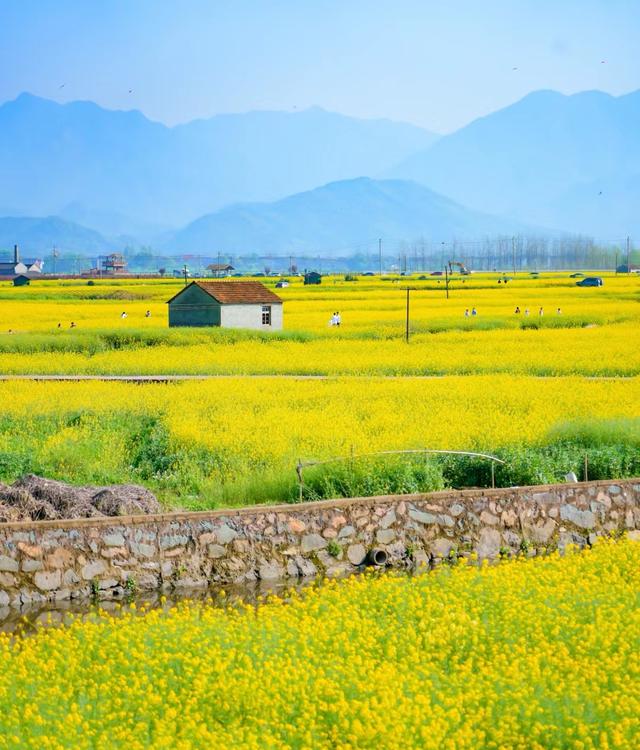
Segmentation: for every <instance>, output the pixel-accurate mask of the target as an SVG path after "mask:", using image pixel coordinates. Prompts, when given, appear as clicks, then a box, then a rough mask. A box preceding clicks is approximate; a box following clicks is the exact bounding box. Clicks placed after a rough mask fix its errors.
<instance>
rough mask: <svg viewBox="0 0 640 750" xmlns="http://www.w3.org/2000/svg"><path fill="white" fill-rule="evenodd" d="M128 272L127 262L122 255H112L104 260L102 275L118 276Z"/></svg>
mask: <svg viewBox="0 0 640 750" xmlns="http://www.w3.org/2000/svg"><path fill="white" fill-rule="evenodd" d="M126 272H127V261H126V258H125V257H124V255H123V254H122V253H111V254H110V255H107V256H105V257H104V258H103V259H102V273H103V274H104V275H105V276H117V275H118V274H123V273H126Z"/></svg>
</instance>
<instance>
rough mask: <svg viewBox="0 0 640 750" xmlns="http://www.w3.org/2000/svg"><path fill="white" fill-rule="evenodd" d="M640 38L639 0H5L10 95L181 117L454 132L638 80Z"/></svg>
mask: <svg viewBox="0 0 640 750" xmlns="http://www.w3.org/2000/svg"><path fill="white" fill-rule="evenodd" d="M639 39H640V0H530V1H529V0H520V1H518V0H512V1H511V2H508V1H507V0H448V1H447V0H434V1H433V2H430V1H429V0H392V1H391V0H390V1H389V2H380V1H377V0H352V1H350V0H228V1H224V2H223V1H222V0H220V1H216V0H172V1H171V2H167V1H165V0H110V1H109V2H104V1H98V0H0V101H5V100H7V99H12V98H14V97H15V96H16V95H17V94H19V93H20V92H21V91H30V92H32V93H34V94H38V95H40V96H45V97H49V98H52V99H56V100H58V101H69V100H71V99H91V100H94V101H96V102H98V103H99V104H101V105H103V106H106V107H110V108H127V109H129V108H137V109H140V110H142V111H143V112H144V113H145V114H146V115H147V116H149V117H151V118H153V119H156V120H160V121H163V122H166V123H169V124H172V123H176V122H183V121H187V120H190V119H193V118H195V117H207V116H210V115H213V114H217V113H220V112H243V111H247V110H250V109H284V110H292V109H294V108H298V109H303V108H306V107H309V106H312V105H319V106H321V107H324V108H326V109H330V110H335V111H338V112H343V113H345V114H350V115H356V116H361V117H390V118H393V119H396V120H406V121H409V122H413V123H416V124H419V125H423V126H425V127H427V128H431V129H433V130H437V131H440V132H447V131H450V130H452V129H455V128H457V127H459V126H461V125H463V124H465V123H466V122H468V121H470V120H471V119H473V118H474V117H477V116H479V115H482V114H486V113H488V112H490V111H493V110H495V109H497V108H499V107H501V106H504V105H506V104H509V103H511V102H513V101H515V100H517V99H519V98H520V97H522V96H524V95H525V94H526V93H528V92H529V91H532V90H535V89H540V88H553V89H557V90H559V91H562V92H564V93H572V92H575V91H581V90H585V89H596V88H597V89H601V90H603V91H608V92H610V93H612V94H621V93H625V92H627V91H631V90H634V89H637V88H640V50H639V47H640V45H639V41H638V40H639ZM602 60H605V61H606V62H605V63H602V62H601V61H602ZM514 67H517V70H513V68H514ZM62 84H64V88H59V87H60V86H61V85H62ZM129 89H133V92H132V93H129Z"/></svg>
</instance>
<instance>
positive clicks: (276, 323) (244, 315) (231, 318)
mask: <svg viewBox="0 0 640 750" xmlns="http://www.w3.org/2000/svg"><path fill="white" fill-rule="evenodd" d="M262 307H263V306H262V305H222V306H221V309H220V312H221V319H220V325H221V326H222V327H223V328H253V329H256V330H261V331H281V330H282V317H283V316H282V308H283V305H281V304H280V305H269V307H270V308H271V325H263V324H262Z"/></svg>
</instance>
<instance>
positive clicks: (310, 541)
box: [300, 534, 327, 552]
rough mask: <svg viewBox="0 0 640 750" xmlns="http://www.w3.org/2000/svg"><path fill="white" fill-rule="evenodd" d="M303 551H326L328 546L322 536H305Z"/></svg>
mask: <svg viewBox="0 0 640 750" xmlns="http://www.w3.org/2000/svg"><path fill="white" fill-rule="evenodd" d="M300 546H301V549H302V551H303V552H314V551H315V550H319V549H324V548H325V547H326V546H327V542H326V540H324V539H323V538H322V537H321V536H320V534H305V535H304V536H303V537H302V543H301V545H300Z"/></svg>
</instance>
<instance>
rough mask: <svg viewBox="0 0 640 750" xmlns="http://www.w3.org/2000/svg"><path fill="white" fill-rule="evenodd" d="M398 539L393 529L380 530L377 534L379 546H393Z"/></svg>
mask: <svg viewBox="0 0 640 750" xmlns="http://www.w3.org/2000/svg"><path fill="white" fill-rule="evenodd" d="M395 538H396V532H395V531H394V530H393V529H378V531H377V532H376V541H377V542H378V543H379V544H391V542H392V541H393V540H394V539H395Z"/></svg>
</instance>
